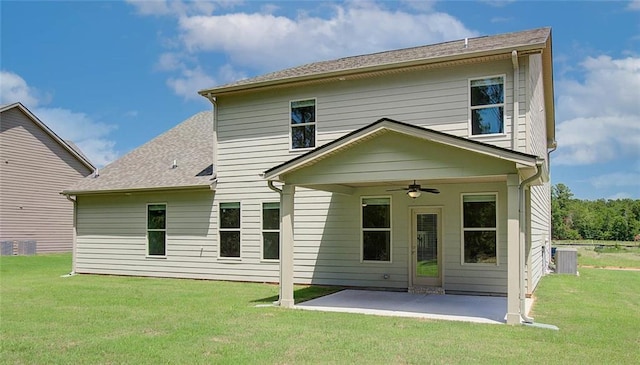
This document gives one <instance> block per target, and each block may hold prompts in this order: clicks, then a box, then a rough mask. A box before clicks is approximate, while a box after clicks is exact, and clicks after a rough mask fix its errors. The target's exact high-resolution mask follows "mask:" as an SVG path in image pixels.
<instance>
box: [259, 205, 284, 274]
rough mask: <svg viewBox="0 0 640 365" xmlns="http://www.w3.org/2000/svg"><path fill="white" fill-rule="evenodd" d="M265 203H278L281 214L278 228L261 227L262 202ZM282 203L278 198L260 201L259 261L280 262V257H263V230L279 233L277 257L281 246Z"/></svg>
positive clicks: (262, 217)
mask: <svg viewBox="0 0 640 365" xmlns="http://www.w3.org/2000/svg"><path fill="white" fill-rule="evenodd" d="M265 203H278V206H280V214H281V218H280V220H279V221H280V224H279V226H278V229H277V230H276V229H264V228H263V221H264V208H263V206H264V204H265ZM281 205H282V204H281V203H280V201H279V200H265V201H261V202H260V261H261V262H272V263H277V262H280V259H265V258H264V235H263V233H264V232H278V233H279V237H280V240H279V242H278V257H279V256H280V253H279V251H280V247H281V246H282V206H281Z"/></svg>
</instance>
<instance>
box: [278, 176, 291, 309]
mask: <svg viewBox="0 0 640 365" xmlns="http://www.w3.org/2000/svg"><path fill="white" fill-rule="evenodd" d="M294 195H295V186H293V185H287V184H285V185H284V186H282V198H281V201H280V207H281V209H282V238H281V240H280V300H279V301H278V304H279V305H280V306H281V307H287V308H292V307H293V304H294V301H293V222H294V218H293V209H294V204H293V202H294Z"/></svg>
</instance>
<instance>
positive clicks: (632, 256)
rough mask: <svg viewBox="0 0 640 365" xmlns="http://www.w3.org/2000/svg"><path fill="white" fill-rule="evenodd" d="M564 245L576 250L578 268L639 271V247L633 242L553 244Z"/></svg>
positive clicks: (556, 243) (562, 242)
mask: <svg viewBox="0 0 640 365" xmlns="http://www.w3.org/2000/svg"><path fill="white" fill-rule="evenodd" d="M566 244H571V245H572V247H575V248H576V249H577V250H578V266H581V267H585V266H587V267H589V266H594V267H617V268H634V269H640V246H638V245H637V243H635V242H616V241H597V242H596V243H595V244H587V243H586V242H574V241H571V242H565V241H560V242H554V246H556V247H562V246H563V245H566Z"/></svg>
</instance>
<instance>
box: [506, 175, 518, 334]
mask: <svg viewBox="0 0 640 365" xmlns="http://www.w3.org/2000/svg"><path fill="white" fill-rule="evenodd" d="M519 190H520V178H519V177H518V175H515V174H512V175H508V176H507V324H519V323H520V300H519V297H520V292H519V291H520V275H521V273H520V265H519V264H520V255H519V253H520V252H519V251H520V241H519V240H520V221H519V219H520V214H519V209H520V202H519V199H520V192H519Z"/></svg>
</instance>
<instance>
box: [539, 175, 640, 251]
mask: <svg viewBox="0 0 640 365" xmlns="http://www.w3.org/2000/svg"><path fill="white" fill-rule="evenodd" d="M551 225H552V229H551V232H552V237H553V239H554V240H605V241H634V240H640V199H635V200H634V199H616V200H611V199H608V200H605V199H598V200H580V199H575V198H574V197H573V193H571V190H570V189H569V187H568V186H566V185H564V184H556V185H554V186H552V188H551Z"/></svg>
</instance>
